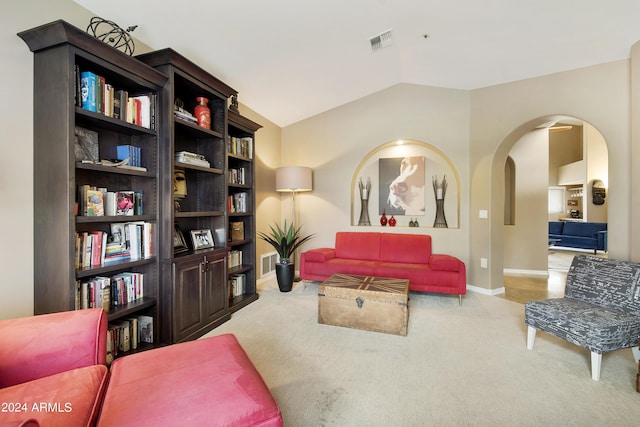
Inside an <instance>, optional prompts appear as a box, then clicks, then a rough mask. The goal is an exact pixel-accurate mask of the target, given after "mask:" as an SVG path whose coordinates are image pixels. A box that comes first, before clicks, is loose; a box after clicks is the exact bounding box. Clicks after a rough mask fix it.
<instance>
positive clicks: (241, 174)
mask: <svg viewBox="0 0 640 427" xmlns="http://www.w3.org/2000/svg"><path fill="white" fill-rule="evenodd" d="M227 172H228V180H229V183H231V184H240V185H244V184H245V183H246V178H245V168H237V169H229V170H228V171H227Z"/></svg>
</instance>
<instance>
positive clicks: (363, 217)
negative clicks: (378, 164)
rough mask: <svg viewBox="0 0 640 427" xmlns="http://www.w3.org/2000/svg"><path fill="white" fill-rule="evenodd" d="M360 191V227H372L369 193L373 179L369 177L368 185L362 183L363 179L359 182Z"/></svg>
mask: <svg viewBox="0 0 640 427" xmlns="http://www.w3.org/2000/svg"><path fill="white" fill-rule="evenodd" d="M358 188H359V190H360V219H359V220H358V225H371V220H369V193H370V191H371V178H369V177H367V183H366V184H365V183H363V182H362V178H360V180H359V181H358Z"/></svg>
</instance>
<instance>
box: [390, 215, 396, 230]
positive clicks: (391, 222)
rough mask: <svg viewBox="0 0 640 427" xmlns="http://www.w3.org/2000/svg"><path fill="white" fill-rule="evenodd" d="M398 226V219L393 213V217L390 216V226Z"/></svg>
mask: <svg viewBox="0 0 640 427" xmlns="http://www.w3.org/2000/svg"><path fill="white" fill-rule="evenodd" d="M395 226H396V219H395V218H394V217H393V215H391V218H389V227H395Z"/></svg>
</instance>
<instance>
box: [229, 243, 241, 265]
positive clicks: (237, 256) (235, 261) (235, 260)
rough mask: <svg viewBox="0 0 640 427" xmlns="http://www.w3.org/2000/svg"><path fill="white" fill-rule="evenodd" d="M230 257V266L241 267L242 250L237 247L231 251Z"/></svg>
mask: <svg viewBox="0 0 640 427" xmlns="http://www.w3.org/2000/svg"><path fill="white" fill-rule="evenodd" d="M243 237H244V236H243ZM228 258H229V259H228V264H229V268H233V267H239V266H241V265H242V251H241V250H238V249H235V250H232V251H229V257H228Z"/></svg>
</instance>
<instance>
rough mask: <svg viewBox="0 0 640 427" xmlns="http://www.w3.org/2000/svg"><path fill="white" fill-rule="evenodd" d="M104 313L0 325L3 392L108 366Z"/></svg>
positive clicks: (90, 311) (82, 312)
mask: <svg viewBox="0 0 640 427" xmlns="http://www.w3.org/2000/svg"><path fill="white" fill-rule="evenodd" d="M106 340H107V316H106V313H105V312H104V310H103V309H101V308H93V309H88V310H75V311H65V312H61V313H52V314H42V315H38V316H31V317H22V318H19V319H9V320H2V321H0V388H4V387H8V386H11V385H15V384H21V383H24V382H27V381H31V380H34V379H37V378H42V377H45V376H48V375H53V374H57V373H60V372H64V371H68V370H71V369H75V368H80V367H84V366H91V365H105V359H106V354H107V353H106Z"/></svg>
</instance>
